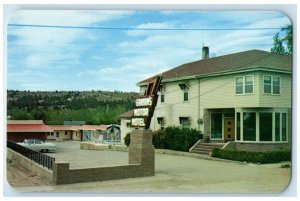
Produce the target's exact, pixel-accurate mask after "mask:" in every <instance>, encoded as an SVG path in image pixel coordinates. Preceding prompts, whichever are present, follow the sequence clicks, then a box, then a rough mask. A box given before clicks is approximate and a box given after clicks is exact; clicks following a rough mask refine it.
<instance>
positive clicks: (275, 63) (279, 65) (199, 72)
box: [138, 50, 292, 85]
mask: <svg viewBox="0 0 300 201" xmlns="http://www.w3.org/2000/svg"><path fill="white" fill-rule="evenodd" d="M255 68H261V69H272V70H277V71H287V72H291V69H292V56H291V55H280V54H275V53H270V52H266V51H262V50H249V51H244V52H239V53H234V54H228V55H223V56H218V57H213V58H208V59H202V60H198V61H194V62H190V63H186V64H183V65H180V66H178V67H176V68H173V69H171V70H168V71H165V72H164V73H162V76H163V81H166V80H172V79H180V78H184V77H190V76H191V77H192V76H194V77H195V76H206V75H207V76H208V75H214V74H218V73H225V72H238V71H244V70H249V69H255ZM154 77H155V76H153V77H151V78H148V79H146V80H143V81H141V82H139V83H138V84H139V85H143V84H146V83H147V82H149V81H150V80H152V79H153V78H154Z"/></svg>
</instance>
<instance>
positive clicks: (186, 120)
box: [179, 117, 190, 129]
mask: <svg viewBox="0 0 300 201" xmlns="http://www.w3.org/2000/svg"><path fill="white" fill-rule="evenodd" d="M179 121H180V124H181V127H182V128H183V129H189V128H190V121H189V118H188V117H179Z"/></svg>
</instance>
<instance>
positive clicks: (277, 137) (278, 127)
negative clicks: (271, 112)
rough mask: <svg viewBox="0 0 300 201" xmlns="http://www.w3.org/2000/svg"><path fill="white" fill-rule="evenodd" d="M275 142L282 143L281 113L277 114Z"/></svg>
mask: <svg viewBox="0 0 300 201" xmlns="http://www.w3.org/2000/svg"><path fill="white" fill-rule="evenodd" d="M275 141H280V113H277V112H276V113H275Z"/></svg>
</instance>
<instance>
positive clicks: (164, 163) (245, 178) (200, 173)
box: [17, 141, 291, 193]
mask: <svg viewBox="0 0 300 201" xmlns="http://www.w3.org/2000/svg"><path fill="white" fill-rule="evenodd" d="M55 143H56V144H57V147H58V149H57V153H49V154H48V155H52V156H54V157H55V158H56V160H57V161H66V162H69V163H70V168H81V167H96V166H111V165H124V164H128V153H127V152H115V151H92V150H81V149H79V142H72V141H65V142H55ZM155 169H156V171H155V176H152V177H143V178H132V179H131V178H130V179H123V180H111V181H103V182H90V183H78V184H68V185H57V186H50V185H47V186H34V187H21V188H18V189H17V190H18V191H21V192H32V191H34V192H102V193H112V192H122V193H124V192H127V193H132V192H146V193H185V192H189V193H279V192H281V191H283V190H284V189H285V188H286V187H287V186H288V184H289V180H290V175H291V169H290V168H280V164H268V165H256V164H244V163H235V162H222V161H211V160H203V159H197V158H191V157H184V156H176V155H168V154H156V155H155Z"/></svg>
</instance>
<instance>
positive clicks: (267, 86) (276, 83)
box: [264, 75, 280, 94]
mask: <svg viewBox="0 0 300 201" xmlns="http://www.w3.org/2000/svg"><path fill="white" fill-rule="evenodd" d="M264 93H265V94H280V77H278V76H271V75H264Z"/></svg>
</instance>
